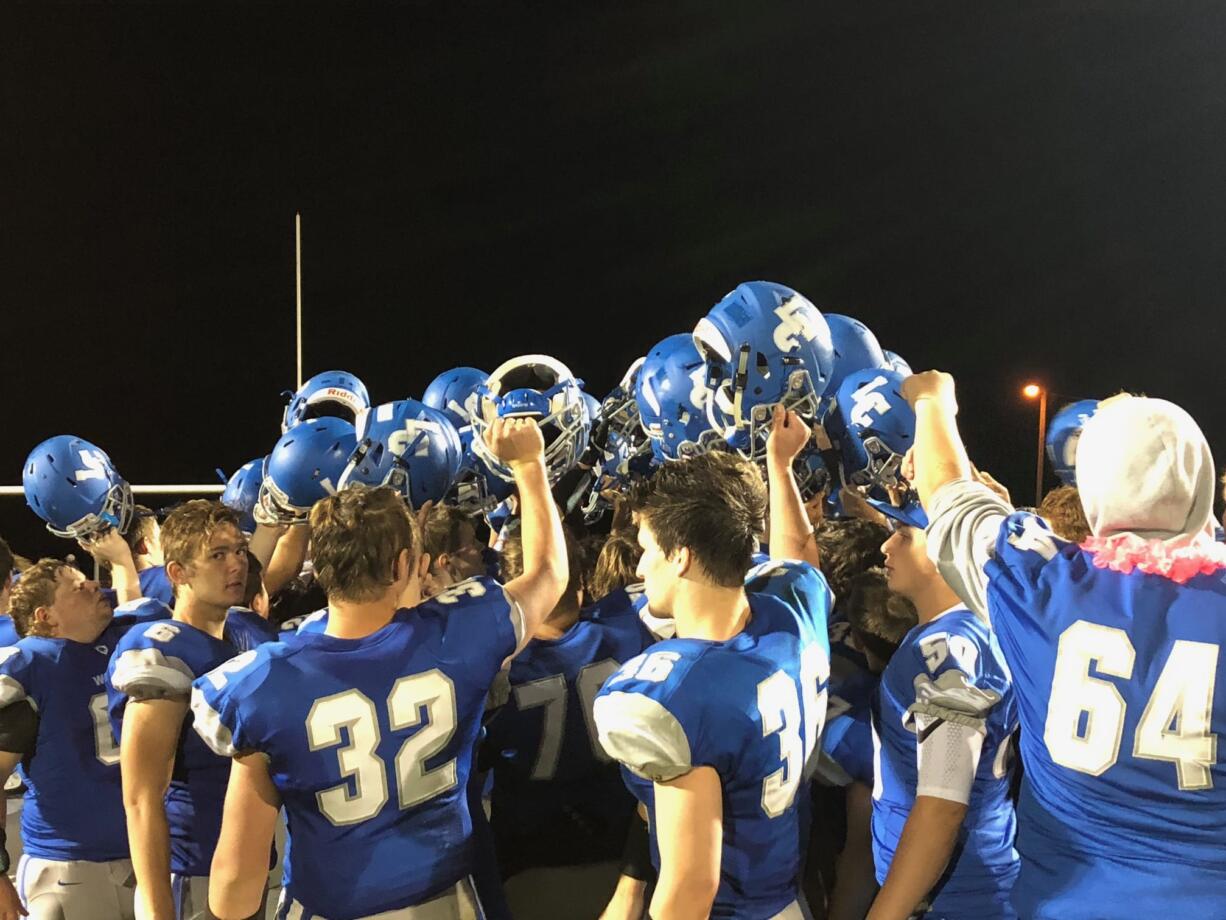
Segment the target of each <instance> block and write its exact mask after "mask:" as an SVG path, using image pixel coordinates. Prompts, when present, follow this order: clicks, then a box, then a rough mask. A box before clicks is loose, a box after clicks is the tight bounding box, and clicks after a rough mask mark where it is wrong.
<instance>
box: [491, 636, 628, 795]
mask: <svg viewBox="0 0 1226 920" xmlns="http://www.w3.org/2000/svg"><path fill="white" fill-rule="evenodd" d="M617 669H618V664H617V662H616V661H615V660H614V659H612V658H606V659H604V660H603V661H596V662H593V663H592V664H589V665H587V666H586V667H585V668H583V670H581V671H580V672H579V676H578V678H577V679H576V680H575V689H576V690H578V692H579V702H580V703H581V704H582V706H583V718H584V721H585V723H586V724H587V733H588V742H589V743H590V744H591V746H592V755H593V756H594V757H595V758H596V759H597V760H598V761H600V762H602V763H607V762H608V761H609V759H610V758H609V755H608V754H606V753H605V752H604V748H602V747H601V746H600V742H599V740H598V739H597V735H596V720H595V718H594V717H593V715H592V709H593V707H594V706H595V705H596V694H597V693H599V692H600V688H601V686H602V685H603V684H604V682H605V681H606V680H607V679H608V678H609V677H610V676H612V675H613V674H614V673H615V672H616V671H617ZM566 691H567V687H566V678H565V677H563V676H562V675H561V674H556V675H554V676H553V677H543V678H541V679H540V680H534V681H531V682H530V683H526V684H520V685H519V686H518V687H516V688H515V705H516V706H517V707H518V708H519V710H520V711H521V712H522V711H524V710H525V709H535V708H536V707H538V706H539V707H543V708H544V710H545V712H544V722H543V723H542V725H541V747H540V750H539V751H537V755H536V760H535V761H533V764H532V774H531V775H532V778H533V779H539V780H546V781H548V780H551V779H553V778H554V776H555V775H557V772H558V759H559V758H560V757H561V755H562V738H563V734H564V732H565V730H566Z"/></svg>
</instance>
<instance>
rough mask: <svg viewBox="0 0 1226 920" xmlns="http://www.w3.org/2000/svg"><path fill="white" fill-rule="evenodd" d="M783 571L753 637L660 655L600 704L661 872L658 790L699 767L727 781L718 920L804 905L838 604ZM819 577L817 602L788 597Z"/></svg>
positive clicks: (755, 618) (673, 648)
mask: <svg viewBox="0 0 1226 920" xmlns="http://www.w3.org/2000/svg"><path fill="white" fill-rule="evenodd" d="M772 565H773V566H774V568H773V569H772V570H771V571H770V572H766V571H761V572H758V576H759V578H762V579H764V580H766V581H771V582H773V585H771V588H772V591H771V593H769V594H767V593H751V594H749V595H748V597H749V605H750V611H751V619H750V622H749V624H748V625H747V627H746V629H745V630H744V631H743V632H741V633H739V634H738V635H736V636H734V637H733V638H731V639H729V640H728V641H726V642H710V641H704V640H698V639H669V640H666V641H664V642H660V643H658V644H656V645H653V646H652V647H651V648H650V649H649V650H648V651H647V652H645V653H644V654H642V655H640V656H638V657H637V658H634V659H632V660H631V661H629V662H627V663H626V664H625V666H623V667H622V668H621V670H619V671H618V672H617V673H616V674H615V675H613V677H611V678H609V680H608V681H607V682H606V683H605V685H604V687H603V688H602V689H601V691H600V694H599V695H598V696H597V699H596V708H595V712H596V723H597V726H598V729H599V732H600V741H601V743H602V744H603V745H604V747H605V750H606V751H608V752H609V753H610V754H611V755H612V756H613V757H614V758H616V759H617V760H618V761H620V762H621V764H622V765H623V767H624V768H625V769H624V770H623V776H624V778H625V780H626V784H627V786H629V788H630V791H631V792H633V793H634V795H635V796H636V797H637V798H638V799H639V800H640V801H641V802H643V803H644V804H645V805H646V806H647V808H648V811H649V812H651V813H652V818H653V820H652V821H651V827H652V857H653V860H654V861H656V863H657V865H658V863H659V851H658V847H657V841H656V838H655V833H656V826H655V821H654V802H655V797H654V793H655V787H654V783H655V782H667V781H669V780H672V779H675V778H677V777H680V776H683V775H684V774H686V773H688V772H689V771H690V770H691V769H693V768H694V767H699V766H708V767H712V768H713V769H714V770H715V771H716V772H717V773H718V774H719V778H720V784H721V786H722V787H723V803H724V804H723V837H724V843H723V853H722V857H721V862H720V885H719V890H718V892H717V894H716V897H715V902H714V904H713V906H712V910H711V916H712V917H770V916H774V915H775V914H776V913H778V912H780V911H781V910H783V909H784V908H786V907H787V906H788V905H789V904H791V903H792V901H794V900H795V899H796V897H797V887H796V880H797V876H798V871H799V868H800V866H799V862H800V860H799V850H798V846H797V840H798V838H799V835H800V827H799V809H798V807H797V796H798V793H800V792H801V791H802V790H803V788H804V787H803V785H802V780H803V778H804V774H805V765H806V762H807V761H808V760H809V758H810V757H811V756H812V754H813V752H814V750H815V747H816V744H817V739H818V738H819V736H820V734H821V728H822V723H823V720H824V718H825V709H826V700H825V692H826V683H827V680H828V678H829V667H830V664H829V653H828V643H827V636H826V617H827V616H828V614H829V607H830V598H829V591H828V590H822V589H823V588H824V585H825V582H824V580H823V579H822V578H821V576H820V574H818V573H817V572H816V570H813V569H812V568H811V567H809V566H807V565H804V564H803V563H783V564H772ZM789 567H791V568H790V569H789ZM808 576H811V577H813V578H815V581H814V582H813V587H814V589H815V590H814V591H812V592H807V591H803V590H802V591H795V590H791V589H790V588H789V585H790V584H792V582H791V579H798V578H799V579H803V578H805V577H808ZM793 587H795V586H793ZM781 597H789V598H791V600H792V601H793V603H795V604H796V606H790V605H789V604H788V603H785V602H784V601H783V600H781V599H780V598H781ZM805 597H808V598H809V601H808V602H805V601H803V600H802V599H803V598H805ZM806 794H807V793H806Z"/></svg>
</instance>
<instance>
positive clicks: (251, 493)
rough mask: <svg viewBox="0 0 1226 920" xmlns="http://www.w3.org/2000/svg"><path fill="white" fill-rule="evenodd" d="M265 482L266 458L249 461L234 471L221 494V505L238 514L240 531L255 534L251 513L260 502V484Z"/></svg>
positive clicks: (253, 519)
mask: <svg viewBox="0 0 1226 920" xmlns="http://www.w3.org/2000/svg"><path fill="white" fill-rule="evenodd" d="M263 480H264V458H263V457H257V458H256V459H254V460H249V461H247V462H246V463H244V464H243V465H242V466H240V467H239V468H238V469H237V470H235V471H234V475H233V476H231V477H230V478H229V480H227V482H226V489H225V491H224V492H222V493H221V503H222V504H223V505H225V506H226V507H227V508H230V509H232V510H233V511H234V512H235V513H237V514H238V518H239V529H240V530H242V532H243V533H255V518H254V517H252V516H251V512H252V511H253V510H254V509H255V505H256V502H258V501H259V500H260V483H261V482H263Z"/></svg>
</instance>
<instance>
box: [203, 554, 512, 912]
mask: <svg viewBox="0 0 1226 920" xmlns="http://www.w3.org/2000/svg"><path fill="white" fill-rule="evenodd" d="M522 630H523V626H522V622H521V618H520V613H519V609H518V607H516V606H515V605H514V604H513V602H512V601H511V600H510V598H509V597H508V595H507V594H506V593H505V592H504V591H503V590H502V588H501V586H499V585H498V584H497V583H496V582H494V581H492V580H491V579H487V578H475V579H470V580H469V581H465V582H460V583H459V584H457V585H454V586H452V587H451V588H450V589H448V590H447V591H445V592H444V593H442V594H440V595H438V596H436V597H434V598H432V599H431V600H429V601H427V602H425V603H423V604H420V605H418V606H417V607H414V608H411V609H405V610H400V611H398V612H397V613H396V615H395V616H394V617H393V618H392V621H391V622H390V623H389V624H388V625H387V626H385V627H383V628H382V629H380V630H378V631H377V632H374V633H372V634H370V635H369V636H366V637H364V638H361V639H337V638H334V637H332V636H329V635H326V634H323V633H309V634H303V635H297V636H294V637H292V638H290V639H288V640H287V641H284V642H274V643H271V644H269V645H264V646H261V647H260V648H258V649H256V650H255V651H251V652H248V653H246V654H245V655H240V656H239V657H238V658H236V659H234V660H233V661H231V662H228V663H227V664H226V665H224V666H223V667H221V668H218V669H217V670H216V671H213V672H212V673H210V674H206V675H205V676H204V677H202V678H200V679H199V680H197V681H196V683H195V686H194V688H193V692H192V710H193V712H194V713H195V717H196V721H195V727H196V731H197V732H199V734H200V736H201V737H202V738H204V739H205V741H206V742H207V743H208V744H209V746H210V747H212V748H213V750H214V751H216V752H217V753H219V754H223V755H227V756H233V755H235V754H238V753H247V752H254V751H259V752H261V753H263V754H264V755H265V756H267V758H268V763H269V774H270V776H271V777H272V780H273V783H274V784H275V785H276V787H277V789H278V790H279V791H280V793H281V798H282V801H283V802H284V805H285V810H286V815H287V820H288V824H289V842H288V844H287V846H286V854H285V868H286V873H285V888H286V892H287V896H288V898H289V901H290V903H292V904H293V905H295V908H294V909H295V910H296V909H298V908H299V907H300V908H301V909H302V910H304V911H305V912H306V913H308V914H314V915H321V916H326V917H362V916H366V915H368V914H377V913H381V912H383V911H390V910H397V909H400V908H404V907H409V906H412V905H414V904H419V903H421V902H423V901H426V900H428V899H430V898H431V897H433V896H434V895H436V894H438V893H440V892H442V891H443V890H445V889H448V888H451V887H452V886H454V885H455V884H456V882H458V881H459V880H460V879H462V878H464V877H465V876H466V875H468V874H469V873H470V871H471V869H472V867H471V855H470V849H471V848H470V846H469V839H470V836H471V831H472V822H471V820H470V816H469V813H468V807H467V803H466V799H465V786H466V784H467V782H468V774H469V769H470V767H471V764H472V751H473V745H474V743H475V741H476V738H477V732H478V730H479V729H480V727H481V714H482V711H483V709H484V707H485V700H486V694H487V692H488V691H489V688H490V685H491V683H493V681H494V678H495V676H496V675H497V674H498V671H499V668H500V667H501V665H502V662H503V660H504V659H505V658H506V657H507V656H508V655H510V654H512V653H513V652H514V651H515V649H516V647H517V645H518V643H519V639H520V636H521V633H522ZM292 912H293V911H291V913H292Z"/></svg>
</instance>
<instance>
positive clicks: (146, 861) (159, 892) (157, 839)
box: [124, 790, 175, 920]
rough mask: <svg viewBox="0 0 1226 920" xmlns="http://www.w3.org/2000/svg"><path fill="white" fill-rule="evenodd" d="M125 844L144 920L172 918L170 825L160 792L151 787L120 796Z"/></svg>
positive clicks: (172, 919) (169, 919) (173, 913)
mask: <svg viewBox="0 0 1226 920" xmlns="http://www.w3.org/2000/svg"><path fill="white" fill-rule="evenodd" d="M124 811H125V813H126V815H127V824H128V846H129V848H130V850H131V855H132V870H133V873H134V874H135V875H136V897H137V901H138V903H140V904H141V905H142V907H143V910H142V911H141V912H140V913H141V916H142V917H145V918H148V920H174V916H175V910H174V899H173V898H172V896H171V891H170V825H169V824H168V823H167V821H166V806H165V804H164V803H163V796H162V795H159V794H156V793H155V792H154V791H153V790H147V791H141V792H138V793H136V794H134V795H125V796H124Z"/></svg>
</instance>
